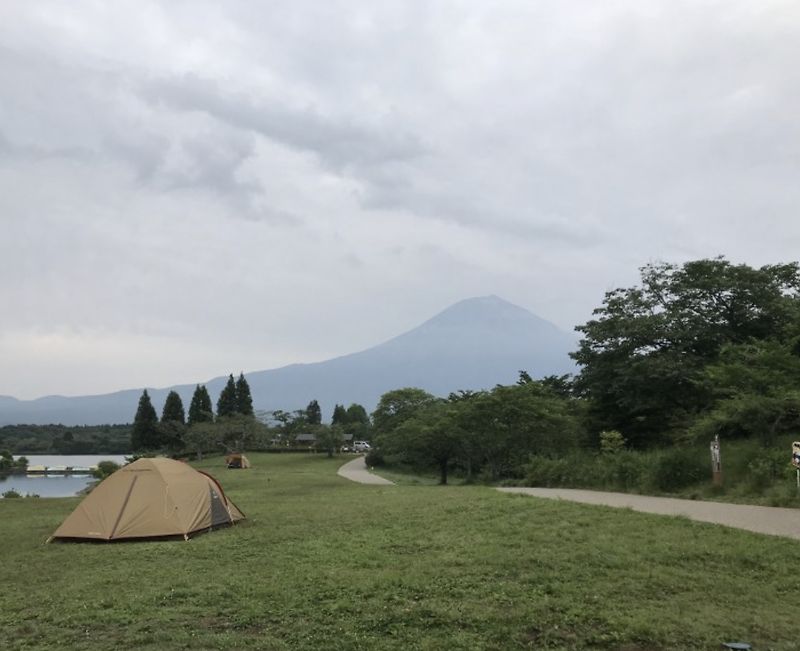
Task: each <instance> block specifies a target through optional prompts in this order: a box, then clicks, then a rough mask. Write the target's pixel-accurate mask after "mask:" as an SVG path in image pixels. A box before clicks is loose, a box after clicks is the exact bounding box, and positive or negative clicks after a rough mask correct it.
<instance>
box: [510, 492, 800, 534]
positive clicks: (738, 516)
mask: <svg viewBox="0 0 800 651" xmlns="http://www.w3.org/2000/svg"><path fill="white" fill-rule="evenodd" d="M497 490H499V491H502V492H504V493H523V494H525V495H532V496H533V497H544V498H548V499H557V500H569V501H572V502H583V503H584V504H601V505H604V506H616V507H620V508H630V509H633V510H634V511H644V512H646V513H659V514H662V515H684V516H686V517H688V518H691V519H692V520H699V521H701V522H712V523H714V524H721V525H724V526H726V527H735V528H737V529H747V530H748V531H755V532H757V533H766V534H771V535H773V536H784V537H787V538H794V539H796V540H800V509H784V508H776V507H770V506H751V505H749V504H727V503H724V502H698V501H694V500H678V499H673V498H671V497H647V496H645V495H629V494H627V493H602V492H597V491H585V490H573V489H567V488H498V489H497Z"/></svg>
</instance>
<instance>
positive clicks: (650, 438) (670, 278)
mask: <svg viewBox="0 0 800 651" xmlns="http://www.w3.org/2000/svg"><path fill="white" fill-rule="evenodd" d="M640 271H641V285H640V286H636V287H631V288H627V289H615V290H612V291H610V292H607V293H606V295H605V299H604V302H603V305H602V306H601V307H599V308H597V309H595V311H594V314H595V315H596V318H594V319H593V320H591V321H589V322H588V323H586V324H585V325H583V326H579V327H578V328H577V330H578V331H580V332H582V333H583V338H582V340H581V342H580V346H579V349H578V351H577V352H575V353H573V355H572V357H573V358H574V359H575V360H576V361H577V362H578V363H579V364H580V366H581V371H580V374H579V376H578V377H577V378H576V379H575V382H574V387H575V389H576V390H577V391H578V393H579V394H580V395H581V396H583V397H584V398H586V399H588V401H589V404H590V410H589V414H588V415H589V419H590V421H589V422H590V426H591V428H592V429H593V430H594V431H597V432H599V431H607V430H617V431H619V432H621V433H622V435H623V436H624V437H625V438H626V439H627V440H628V441H629V443H630V444H631V445H632V446H634V447H639V448H641V447H646V446H648V445H654V444H658V443H662V442H665V441H670V440H673V439H674V437H675V435H676V433H678V432H681V431H683V430H685V428H686V427H687V426H688V425H689V424H690V423H691V422H692V420H693V419H694V418H695V417H696V416H697V414H698V413H700V412H701V411H702V410H704V409H705V408H707V407H708V406H709V403H710V402H711V401H712V399H713V397H712V396H711V395H710V394H709V392H708V391H707V390H705V386H704V385H702V384H701V383H699V382H698V380H699V379H700V378H701V377H702V374H703V371H704V369H705V368H706V366H707V365H709V364H710V363H712V362H714V361H716V360H717V358H718V357H719V355H720V351H721V350H722V348H723V346H725V345H726V344H743V343H746V342H748V341H750V340H763V339H767V338H769V337H773V336H780V334H781V333H783V332H785V331H786V329H787V328H789V327H791V325H792V324H793V322H794V319H795V316H796V313H797V311H796V307H795V306H796V302H797V295H798V289H799V288H800V270H799V269H798V264H797V263H790V264H780V265H767V266H764V267H761V268H758V269H754V268H751V267H749V266H746V265H733V264H731V263H730V262H728V261H727V260H725V259H723V258H715V259H712V260H698V261H694V262H687V263H685V264H684V265H682V266H677V265H673V264H667V263H657V264H650V265H647V266H645V267H643V268H642V269H641V270H640Z"/></svg>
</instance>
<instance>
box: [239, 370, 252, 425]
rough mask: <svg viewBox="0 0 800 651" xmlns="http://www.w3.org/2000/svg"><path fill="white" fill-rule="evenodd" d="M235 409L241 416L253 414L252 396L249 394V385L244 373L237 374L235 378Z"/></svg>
mask: <svg viewBox="0 0 800 651" xmlns="http://www.w3.org/2000/svg"><path fill="white" fill-rule="evenodd" d="M236 411H237V412H238V413H240V414H242V415H243V416H252V415H253V397H252V396H251V395H250V385H249V384H248V383H247V380H245V378H244V373H240V374H239V379H238V380H236Z"/></svg>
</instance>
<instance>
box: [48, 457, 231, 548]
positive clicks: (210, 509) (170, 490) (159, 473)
mask: <svg viewBox="0 0 800 651" xmlns="http://www.w3.org/2000/svg"><path fill="white" fill-rule="evenodd" d="M243 519H244V514H243V513H242V512H241V511H239V509H238V508H236V505H234V503H233V502H231V501H230V500H229V499H228V498H227V496H226V495H225V492H224V491H223V490H222V487H221V486H220V485H219V484H218V483H217V481H216V480H215V479H214V478H213V477H211V476H210V475H207V474H205V473H203V472H200V471H199V470H195V469H194V468H192V467H191V466H190V465H188V464H186V463H183V462H182V461H174V460H172V459H139V460H138V461H135V462H133V463H131V464H129V465H127V466H123V467H122V468H120V469H119V470H117V471H116V472H115V473H114V474H112V475H110V476H109V477H107V478H106V479H105V480H103V481H102V482H101V483H100V484H99V485H98V486H97V487H96V488H95V489H94V490H93V491H92V492H91V493H89V495H87V496H86V498H85V499H84V500H83V502H81V503H80V504H79V505H78V508H77V509H75V510H74V511H73V512H72V513H71V514H70V516H69V517H68V518H67V519H66V520H64V522H63V523H62V524H61V526H60V527H59V528H58V529H57V530H56V532H55V533H54V534H53V535H52V536H51V537H50V540H53V539H60V540H106V541H110V540H126V539H128V540H129V539H136V538H162V537H174V536H182V537H183V538H185V539H187V540H188V538H189V536H191V535H192V534H194V533H199V532H202V531H208V530H211V529H213V528H215V527H220V526H223V525H228V524H234V523H235V522H238V521H239V520H243ZM48 542H49V541H48Z"/></svg>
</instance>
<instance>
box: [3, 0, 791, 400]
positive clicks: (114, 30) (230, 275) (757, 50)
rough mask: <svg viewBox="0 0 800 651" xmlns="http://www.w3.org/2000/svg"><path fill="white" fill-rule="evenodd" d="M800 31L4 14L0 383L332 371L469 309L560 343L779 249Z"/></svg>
mask: <svg viewBox="0 0 800 651" xmlns="http://www.w3.org/2000/svg"><path fill="white" fill-rule="evenodd" d="M798 28H800V9H798V8H797V7H796V6H795V4H794V3H791V2H788V1H786V2H784V1H781V0H773V1H772V2H769V3H752V2H746V1H745V0H736V1H734V2H730V1H725V2H723V1H722V0H699V1H696V2H691V3H688V2H685V3H681V2H679V3H675V2H667V1H666V0H644V1H634V0H615V1H613V2H607V3H596V2H590V1H589V0H586V1H578V2H573V3H561V2H556V1H555V0H552V1H545V2H537V3H528V2H522V1H519V2H509V3H502V4H487V3H478V2H466V3H464V2H458V3H456V2H439V3H427V2H423V1H421V0H419V1H416V2H407V1H405V0H404V1H402V2H401V1H399V0H396V1H395V0H387V1H386V2H382V3H380V4H379V5H377V4H376V5H375V6H371V5H370V6H366V5H364V3H363V2H356V1H355V0H339V1H336V2H331V3H315V2H305V1H301V2H299V3H293V4H292V5H286V6H280V7H279V6H271V7H268V8H267V7H265V6H261V5H259V4H257V3H250V2H244V1H238V0H236V1H232V2H228V3H224V5H220V4H219V3H210V2H205V1H202V0H199V1H197V2H192V3H180V2H165V1H162V0H140V1H139V2H137V3H135V4H134V3H132V2H130V3H129V2H124V1H122V2H120V3H118V4H115V9H114V11H113V12H104V11H100V10H99V9H98V7H97V5H95V4H93V3H91V2H82V1H81V0H75V2H71V3H70V6H69V8H66V7H62V6H61V5H60V4H59V3H55V2H50V1H48V0H31V1H30V2H26V3H8V4H7V5H4V6H2V7H0V85H2V87H3V89H4V92H3V97H2V100H0V225H1V226H2V227H3V232H4V237H3V238H2V239H0V273H2V278H3V281H2V283H0V302H2V304H3V305H4V314H5V315H6V316H4V319H3V323H2V324H0V358H2V359H3V360H4V371H3V373H2V374H0V394H11V395H17V396H19V397H35V396H36V395H41V394H43V393H54V392H55V393H58V392H61V393H69V392H78V393H81V392H97V391H101V390H114V389H119V388H127V387H129V386H135V385H142V384H150V385H159V384H161V385H168V384H172V383H175V382H178V381H181V382H183V381H189V382H192V381H198V380H200V379H202V378H204V377H211V376H214V375H220V374H227V373H228V372H230V371H231V369H235V370H245V371H247V370H257V369H259V368H270V367H274V366H276V365H280V364H283V363H290V362H297V361H313V360H317V359H324V358H326V357H330V356H333V355H336V354H344V353H348V352H352V351H354V350H357V349H360V348H363V347H366V346H368V345H372V344H376V343H379V342H380V341H382V340H385V339H388V338H389V337H391V336H394V335H396V334H399V333H400V332H402V331H403V330H404V329H406V328H409V327H413V326H414V325H417V324H418V323H420V322H421V321H423V320H425V319H427V318H429V317H430V316H431V315H432V314H433V313H434V312H436V311H438V310H440V309H443V308H444V307H447V306H448V305H449V304H451V303H453V302H455V301H457V300H460V299H462V298H466V297H469V296H476V295H486V294H497V295H500V296H503V297H504V298H506V299H508V300H511V301H514V302H517V303H518V304H520V305H522V306H523V307H526V308H528V309H531V310H533V311H534V312H536V313H537V314H539V315H540V316H542V317H544V318H548V319H550V320H552V321H554V322H556V323H557V324H558V325H560V326H561V327H563V328H565V329H569V328H571V327H572V326H574V325H575V324H578V323H582V322H584V321H585V320H586V319H588V318H589V317H590V315H591V310H592V309H593V308H594V307H596V306H597V305H599V303H600V302H601V301H602V296H603V292H604V291H606V290H607V289H610V288H613V287H615V286H620V285H628V284H632V283H634V282H636V280H637V276H638V272H637V269H638V268H639V267H640V266H642V265H644V264H646V263H647V262H650V261H651V260H654V259H665V260H669V261H675V262H681V261H684V260H688V259H696V258H700V257H709V256H714V255H718V254H723V255H726V256H728V257H729V258H730V259H732V260H735V261H737V262H746V263H749V264H766V263H773V262H780V261H787V260H790V259H793V258H795V257H796V251H797V250H800V249H799V248H798V247H800V225H798V224H799V223H800V222H798V220H797V219H796V215H795V212H796V206H797V205H798V199H800V196H798V195H799V194H800V189H798V186H797V183H796V182H795V180H796V178H797V176H798V172H800V170H799V169H798V165H800V162H799V161H800V133H798V131H797V129H796V128H795V122H796V118H795V116H794V113H793V108H794V106H796V105H797V104H798V100H800V76H798V74H797V73H796V70H797V69H799V68H800V66H798V64H800V44H798V41H797V39H796V37H795V34H796V33H797V29H798ZM332 314H333V315H335V317H336V318H327V317H325V318H321V316H320V315H332ZM132 350H135V351H137V353H138V354H136V355H131V354H130V351H132ZM70 351H72V352H70ZM81 356H83V358H84V359H85V358H86V357H87V356H88V357H92V359H93V360H103V361H105V360H107V361H108V364H107V366H106V367H103V364H102V363H101V362H98V364H99V368H100V369H103V368H105V370H98V371H97V372H96V373H95V374H94V377H91V378H85V379H81V380H80V381H78V380H76V376H78V375H80V373H75V369H76V368H78V367H79V364H80V359H81ZM70 369H72V371H73V372H72V374H70ZM67 378H69V379H67Z"/></svg>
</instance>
